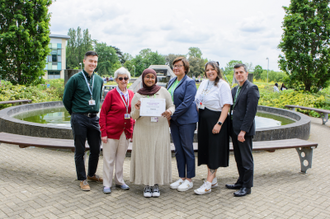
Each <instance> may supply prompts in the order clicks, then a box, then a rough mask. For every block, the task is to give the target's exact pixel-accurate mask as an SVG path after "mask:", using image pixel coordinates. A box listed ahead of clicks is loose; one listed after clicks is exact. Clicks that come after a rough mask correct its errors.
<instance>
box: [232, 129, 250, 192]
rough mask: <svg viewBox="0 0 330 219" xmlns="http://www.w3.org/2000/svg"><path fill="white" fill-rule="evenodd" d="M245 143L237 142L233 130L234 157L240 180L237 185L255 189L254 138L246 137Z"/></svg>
mask: <svg viewBox="0 0 330 219" xmlns="http://www.w3.org/2000/svg"><path fill="white" fill-rule="evenodd" d="M244 138H245V141H244V142H240V141H238V140H237V135H236V134H235V133H234V131H233V130H232V142H233V146H234V156H235V160H236V164H237V170H238V174H239V178H238V180H237V182H236V184H241V185H242V186H243V187H246V188H251V187H253V169H254V164H253V156H252V136H245V137H244Z"/></svg>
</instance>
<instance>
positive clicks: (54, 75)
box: [48, 71, 61, 79]
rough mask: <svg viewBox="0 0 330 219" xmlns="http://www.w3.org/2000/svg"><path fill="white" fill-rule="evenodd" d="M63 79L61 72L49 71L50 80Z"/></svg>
mask: <svg viewBox="0 0 330 219" xmlns="http://www.w3.org/2000/svg"><path fill="white" fill-rule="evenodd" d="M57 78H61V71H48V79H57Z"/></svg>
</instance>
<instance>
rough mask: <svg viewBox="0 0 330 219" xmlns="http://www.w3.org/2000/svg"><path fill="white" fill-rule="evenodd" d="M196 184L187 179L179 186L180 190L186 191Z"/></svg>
mask: <svg viewBox="0 0 330 219" xmlns="http://www.w3.org/2000/svg"><path fill="white" fill-rule="evenodd" d="M193 186H194V184H193V182H192V181H191V182H189V181H188V180H185V181H184V182H183V183H182V184H181V185H179V187H178V191H180V192H184V191H187V190H188V189H191V188H192V187H193Z"/></svg>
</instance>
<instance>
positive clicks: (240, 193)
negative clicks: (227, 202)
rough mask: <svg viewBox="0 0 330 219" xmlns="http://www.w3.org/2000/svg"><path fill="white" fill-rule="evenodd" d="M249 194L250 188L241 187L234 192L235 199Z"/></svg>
mask: <svg viewBox="0 0 330 219" xmlns="http://www.w3.org/2000/svg"><path fill="white" fill-rule="evenodd" d="M248 194H251V188H246V187H242V188H241V189H240V190H239V191H237V192H234V196H235V197H242V196H246V195H248Z"/></svg>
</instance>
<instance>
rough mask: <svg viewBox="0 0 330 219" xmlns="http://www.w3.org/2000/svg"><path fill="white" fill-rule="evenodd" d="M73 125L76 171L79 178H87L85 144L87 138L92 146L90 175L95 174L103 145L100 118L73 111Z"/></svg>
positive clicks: (89, 165) (90, 146)
mask: <svg viewBox="0 0 330 219" xmlns="http://www.w3.org/2000/svg"><path fill="white" fill-rule="evenodd" d="M71 127H72V133H73V138H74V147H75V152H74V160H75V164H76V172H77V178H78V180H85V179H86V178H87V177H86V170H85V162H84V155H85V144H86V139H87V142H88V145H89V148H90V155H89V160H88V176H94V175H95V172H96V169H97V164H98V162H99V155H100V147H101V132H100V126H99V118H98V117H97V116H95V117H87V116H85V115H82V114H76V113H72V115H71Z"/></svg>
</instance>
